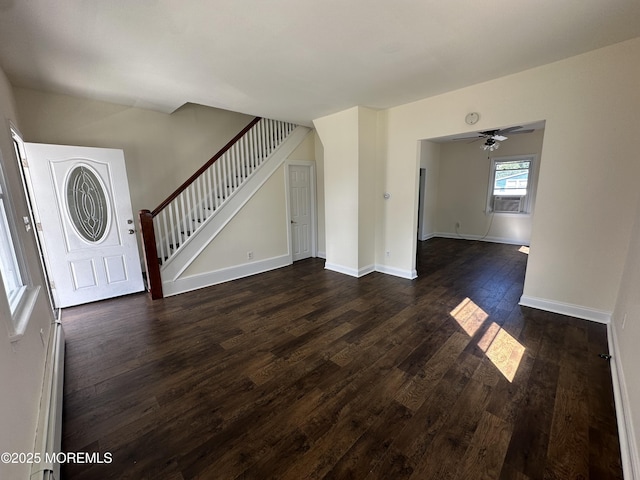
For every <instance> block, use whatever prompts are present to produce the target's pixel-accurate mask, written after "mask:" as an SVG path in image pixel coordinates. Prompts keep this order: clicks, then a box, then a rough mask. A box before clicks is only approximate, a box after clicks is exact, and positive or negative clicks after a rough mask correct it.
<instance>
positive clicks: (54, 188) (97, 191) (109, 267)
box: [25, 143, 144, 307]
mask: <svg viewBox="0 0 640 480" xmlns="http://www.w3.org/2000/svg"><path fill="white" fill-rule="evenodd" d="M25 149H26V153H27V162H28V173H29V177H30V181H31V190H32V191H31V192H30V193H31V195H32V200H33V202H34V204H35V205H34V209H35V212H34V214H35V215H36V221H37V222H38V223H39V225H38V230H39V235H40V238H41V242H42V244H43V247H44V251H45V261H46V263H47V267H48V269H49V276H50V277H51V282H52V292H53V298H54V302H55V304H56V306H57V307H68V306H71V305H79V304H82V303H87V302H93V301H96V300H103V299H106V298H111V297H116V296H120V295H125V294H128V293H134V292H140V291H142V290H143V289H144V284H143V281H142V271H141V266H140V254H139V252H138V244H137V241H136V235H135V222H134V218H133V213H132V210H131V199H130V196H129V184H128V182H127V172H126V169H125V164H124V154H123V152H122V150H115V149H107V148H89V147H72V146H63V145H46V144H36V143H26V144H25Z"/></svg>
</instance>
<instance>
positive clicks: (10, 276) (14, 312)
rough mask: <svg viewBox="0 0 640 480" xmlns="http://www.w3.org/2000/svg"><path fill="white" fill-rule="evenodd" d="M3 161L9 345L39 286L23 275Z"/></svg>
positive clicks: (1, 291) (3, 285)
mask: <svg viewBox="0 0 640 480" xmlns="http://www.w3.org/2000/svg"><path fill="white" fill-rule="evenodd" d="M13 133H14V132H12V134H13ZM4 160H5V159H4V158H3V157H2V152H0V277H2V282H0V318H4V319H5V320H6V322H7V329H8V331H9V339H10V340H11V341H12V342H13V341H16V340H19V339H20V338H21V337H22V335H23V334H24V332H25V330H26V328H27V324H28V323H29V319H30V318H31V313H32V312H33V308H34V306H35V303H36V300H37V298H38V294H39V291H40V287H39V286H37V285H36V286H34V285H32V284H31V281H30V277H29V273H28V272H27V267H26V262H25V258H24V256H23V251H22V244H21V243H20V237H19V235H18V230H17V227H18V224H17V222H16V221H15V212H14V209H13V206H12V204H11V203H12V199H11V196H10V195H9V192H8V190H7V182H6V178H5V176H4V167H5V165H6V164H5V163H4ZM27 220H28V217H26V218H25V226H26V227H30V223H31V222H30V221H29V222H27Z"/></svg>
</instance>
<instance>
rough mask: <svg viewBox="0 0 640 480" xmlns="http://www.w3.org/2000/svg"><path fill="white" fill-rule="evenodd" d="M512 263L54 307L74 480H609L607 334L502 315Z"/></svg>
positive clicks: (462, 244) (308, 263) (483, 248)
mask: <svg viewBox="0 0 640 480" xmlns="http://www.w3.org/2000/svg"><path fill="white" fill-rule="evenodd" d="M526 261H527V255H526V254H524V253H522V252H520V251H519V247H518V246H514V245H499V244H492V243H486V242H474V241H465V240H454V239H440V238H434V239H431V240H429V241H426V242H419V245H418V258H417V267H418V272H419V276H418V278H417V279H415V280H406V279H402V278H397V277H393V276H388V275H384V274H381V273H377V272H375V273H372V274H370V275H367V276H365V277H362V278H353V277H349V276H345V275H341V274H338V273H336V272H332V271H328V270H325V269H324V261H323V260H320V259H307V260H303V261H300V262H296V263H295V264H293V265H291V266H288V267H284V268H281V269H278V270H274V271H271V272H267V273H264V274H261V275H256V276H253V277H249V278H245V279H241V280H237V281H233V282H228V283H225V284H221V285H216V286H214V287H211V288H207V289H202V290H198V291H196V292H190V293H187V294H183V295H177V296H174V297H170V298H166V299H163V300H159V301H151V300H150V299H149V298H148V296H147V295H131V296H127V297H123V298H119V299H112V300H107V301H104V302H98V303H94V304H89V305H82V306H78V307H73V308H69V309H65V310H64V312H63V315H62V321H63V325H64V328H65V333H66V337H67V349H66V358H65V366H66V370H65V386H64V412H63V449H64V450H65V451H67V452H75V451H87V452H100V453H107V452H108V453H111V454H112V456H113V461H112V462H111V463H110V464H65V465H63V466H62V477H63V478H65V479H70V480H79V479H80V480H84V479H96V478H100V479H135V480H140V479H158V478H163V479H164V478H167V479H175V480H192V479H216V480H218V479H222V480H226V479H235V478H237V479H260V480H263V479H284V478H291V479H296V480H298V479H304V478H326V479H336V480H337V479H340V480H342V479H358V480H361V479H369V480H377V479H384V480H387V479H393V480H400V479H414V480H423V479H429V478H437V479H464V480H468V479H471V478H473V479H500V480H538V479H544V478H549V479H551V478H583V479H585V480H586V479H593V480H600V479H605V478H612V479H621V478H622V471H621V467H620V464H621V462H620V449H619V444H618V440H617V426H616V417H615V405H614V402H613V394H612V386H611V372H610V366H609V363H608V361H607V360H604V359H602V358H600V357H599V356H598V353H606V350H607V338H606V328H605V327H604V326H603V325H598V324H593V323H589V322H585V321H583V320H578V319H574V318H569V317H565V316H562V315H557V314H552V313H548V312H542V311H538V310H534V309H531V308H526V307H521V306H519V305H518V301H519V298H520V296H521V294H522V284H523V279H524V273H525V269H526Z"/></svg>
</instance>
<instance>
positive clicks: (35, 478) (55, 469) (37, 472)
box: [30, 320, 64, 480]
mask: <svg viewBox="0 0 640 480" xmlns="http://www.w3.org/2000/svg"><path fill="white" fill-rule="evenodd" d="M63 381H64V330H63V329H62V323H60V320H57V321H56V322H55V323H54V324H53V325H52V327H51V335H49V345H48V348H47V360H46V364H45V372H44V381H43V384H42V397H41V399H40V412H39V415H38V430H37V432H36V443H35V448H34V453H35V454H38V455H39V458H40V459H41V461H40V463H34V464H33V467H32V469H31V477H30V478H31V480H60V464H59V463H57V462H52V461H50V460H52V459H54V458H55V455H54V454H56V453H59V452H60V447H61V443H62V389H63Z"/></svg>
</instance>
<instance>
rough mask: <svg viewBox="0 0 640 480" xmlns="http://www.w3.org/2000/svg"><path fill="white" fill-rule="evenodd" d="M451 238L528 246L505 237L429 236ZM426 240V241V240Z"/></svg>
mask: <svg viewBox="0 0 640 480" xmlns="http://www.w3.org/2000/svg"><path fill="white" fill-rule="evenodd" d="M434 237H438V238H453V239H456V240H474V241H480V242H490V243H504V244H507V245H526V246H529V242H528V241H527V242H523V241H521V240H518V239H514V238H506V237H485V236H483V235H467V234H464V235H463V234H457V233H448V232H436V233H432V234H430V235H429V238H434ZM426 240H428V239H426Z"/></svg>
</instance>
